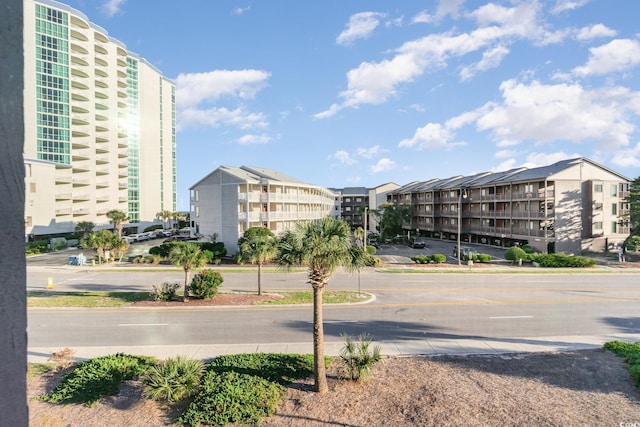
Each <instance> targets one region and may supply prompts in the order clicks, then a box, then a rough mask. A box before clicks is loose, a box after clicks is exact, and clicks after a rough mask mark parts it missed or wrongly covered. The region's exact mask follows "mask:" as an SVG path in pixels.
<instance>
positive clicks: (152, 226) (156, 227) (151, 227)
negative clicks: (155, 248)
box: [143, 224, 164, 233]
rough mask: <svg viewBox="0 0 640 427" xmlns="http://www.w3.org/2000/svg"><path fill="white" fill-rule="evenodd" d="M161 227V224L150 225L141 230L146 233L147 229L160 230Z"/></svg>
mask: <svg viewBox="0 0 640 427" xmlns="http://www.w3.org/2000/svg"><path fill="white" fill-rule="evenodd" d="M163 228H164V227H163V226H162V224H155V225H150V226H148V227H147V228H145V229H144V230H143V233H147V232H149V231H155V230H162V229H163Z"/></svg>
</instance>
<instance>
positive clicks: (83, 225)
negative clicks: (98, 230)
mask: <svg viewBox="0 0 640 427" xmlns="http://www.w3.org/2000/svg"><path fill="white" fill-rule="evenodd" d="M95 226H96V225H95V224H94V223H93V222H91V221H80V222H79V223H77V224H76V228H75V230H76V233H80V234H82V237H84V236H86V235H87V234H89V233H91V232H92V231H93V229H94V228H95Z"/></svg>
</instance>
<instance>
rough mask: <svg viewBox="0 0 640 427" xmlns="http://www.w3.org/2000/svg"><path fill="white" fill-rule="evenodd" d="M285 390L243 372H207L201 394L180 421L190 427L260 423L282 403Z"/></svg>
mask: <svg viewBox="0 0 640 427" xmlns="http://www.w3.org/2000/svg"><path fill="white" fill-rule="evenodd" d="M284 391H285V389H284V387H283V386H281V385H280V384H276V383H272V382H270V381H267V380H265V379H263V378H260V377H256V376H253V375H247V374H242V373H239V372H223V373H217V372H215V371H210V372H207V373H206V374H205V375H204V378H203V379H202V384H201V385H200V391H199V392H198V393H197V394H196V395H195V397H194V399H193V402H192V403H191V404H190V405H189V407H188V408H187V410H186V411H185V412H184V413H183V414H182V415H181V416H180V417H179V418H178V420H177V423H179V424H187V425H190V426H199V425H202V424H208V425H226V424H228V423H239V424H241V425H246V424H254V425H257V424H259V423H260V420H261V418H262V417H269V416H271V415H273V414H274V413H275V411H276V409H278V407H279V406H280V405H281V403H282V397H283V395H284Z"/></svg>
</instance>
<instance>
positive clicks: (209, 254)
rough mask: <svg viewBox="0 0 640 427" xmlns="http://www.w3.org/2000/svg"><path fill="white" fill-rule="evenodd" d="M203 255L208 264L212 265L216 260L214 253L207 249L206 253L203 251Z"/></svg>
mask: <svg viewBox="0 0 640 427" xmlns="http://www.w3.org/2000/svg"><path fill="white" fill-rule="evenodd" d="M202 255H203V256H204V257H205V258H206V260H207V264H210V263H211V262H213V260H214V255H213V252H211V251H209V250H206V249H205V250H204V251H202Z"/></svg>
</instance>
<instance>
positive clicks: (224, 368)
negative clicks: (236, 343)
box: [205, 353, 331, 384]
mask: <svg viewBox="0 0 640 427" xmlns="http://www.w3.org/2000/svg"><path fill="white" fill-rule="evenodd" d="M330 361H331V359H330V358H326V359H325V362H326V364H329V363H330ZM205 369H206V370H207V371H216V372H218V373H221V372H228V371H236V372H241V373H243V374H248V375H256V376H259V377H262V378H264V379H266V380H269V381H273V382H277V383H279V384H289V383H291V382H293V381H295V380H297V379H300V378H306V377H308V376H309V375H311V374H313V356H312V355H310V354H279V353H243V354H230V355H225V356H220V357H216V358H215V359H213V360H212V361H211V362H209V363H208V364H207V366H206V367H205Z"/></svg>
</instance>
